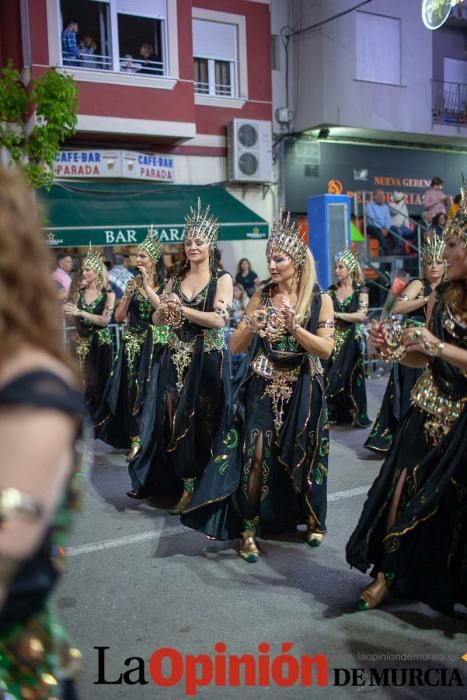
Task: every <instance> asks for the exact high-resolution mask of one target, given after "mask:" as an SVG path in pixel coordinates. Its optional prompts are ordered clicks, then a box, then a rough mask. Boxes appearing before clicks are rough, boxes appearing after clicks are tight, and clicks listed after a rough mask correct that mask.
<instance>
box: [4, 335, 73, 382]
mask: <svg viewBox="0 0 467 700" xmlns="http://www.w3.org/2000/svg"><path fill="white" fill-rule="evenodd" d="M37 371H47V372H52V373H53V374H56V375H57V376H58V377H60V378H61V379H63V381H65V382H66V383H67V384H69V385H70V386H72V387H74V388H76V387H77V383H76V378H75V377H74V375H73V373H72V371H71V370H70V369H69V368H68V367H67V366H66V365H64V364H63V362H60V360H59V359H57V358H56V357H53V356H52V355H50V354H49V353H47V352H45V351H44V350H41V349H38V348H34V347H32V346H29V345H24V346H22V347H20V348H18V351H17V352H16V353H15V354H14V356H12V357H9V358H8V359H7V360H5V362H4V363H3V366H2V367H0V386H3V385H5V384H8V383H9V382H11V381H12V380H13V379H16V377H19V376H21V375H23V374H28V373H29V372H37Z"/></svg>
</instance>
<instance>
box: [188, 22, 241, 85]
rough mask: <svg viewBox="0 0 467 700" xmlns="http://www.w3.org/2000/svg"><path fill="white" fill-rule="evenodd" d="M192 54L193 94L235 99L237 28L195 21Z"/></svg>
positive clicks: (219, 23)
mask: <svg viewBox="0 0 467 700" xmlns="http://www.w3.org/2000/svg"><path fill="white" fill-rule="evenodd" d="M193 53H194V82H195V92H197V93H198V94H202V95H218V96H223V97H236V93H237V89H236V65H237V28H236V26H235V25H234V24H227V23H225V22H214V21H210V20H202V19H194V20H193Z"/></svg>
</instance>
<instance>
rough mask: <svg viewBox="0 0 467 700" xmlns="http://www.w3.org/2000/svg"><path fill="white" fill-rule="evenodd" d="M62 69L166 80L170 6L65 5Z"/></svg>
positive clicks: (148, 2)
mask: <svg viewBox="0 0 467 700" xmlns="http://www.w3.org/2000/svg"><path fill="white" fill-rule="evenodd" d="M60 11H61V17H62V33H61V46H62V64H63V65H64V66H76V67H78V68H86V69H93V70H95V69H99V70H105V69H106V70H113V71H122V72H130V73H137V74H140V75H165V74H166V73H167V60H166V56H167V50H166V46H167V43H166V24H167V2H166V0H60Z"/></svg>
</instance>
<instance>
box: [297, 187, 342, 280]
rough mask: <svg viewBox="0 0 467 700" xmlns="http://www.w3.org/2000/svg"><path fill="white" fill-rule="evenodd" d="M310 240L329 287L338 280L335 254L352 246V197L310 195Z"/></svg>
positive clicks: (323, 277) (318, 268) (319, 270)
mask: <svg viewBox="0 0 467 700" xmlns="http://www.w3.org/2000/svg"><path fill="white" fill-rule="evenodd" d="M307 214H308V241H309V245H310V248H311V251H312V253H313V256H314V258H315V261H316V270H317V272H318V281H319V284H320V285H321V287H322V289H327V288H328V287H329V285H330V284H332V282H333V280H334V256H335V255H336V253H338V252H339V251H341V250H343V249H344V248H348V247H349V246H350V197H348V196H347V195H346V194H320V195H316V196H314V197H308V200H307Z"/></svg>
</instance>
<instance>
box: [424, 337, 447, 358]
mask: <svg viewBox="0 0 467 700" xmlns="http://www.w3.org/2000/svg"><path fill="white" fill-rule="evenodd" d="M422 342H423V349H424V350H425V352H426V354H427V355H429V356H430V357H440V356H441V353H442V352H443V350H444V348H445V345H444V343H442V342H441V341H440V340H427V339H425V338H424V339H423V341H422Z"/></svg>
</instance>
